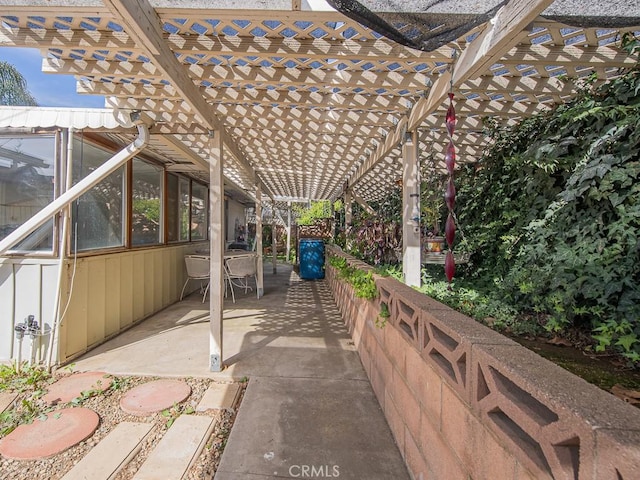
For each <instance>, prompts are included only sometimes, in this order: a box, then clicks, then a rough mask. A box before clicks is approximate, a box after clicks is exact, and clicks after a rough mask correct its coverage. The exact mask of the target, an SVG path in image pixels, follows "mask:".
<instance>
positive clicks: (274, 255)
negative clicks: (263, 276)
mask: <svg viewBox="0 0 640 480" xmlns="http://www.w3.org/2000/svg"><path fill="white" fill-rule="evenodd" d="M271 205H272V209H271V210H272V212H271V213H272V215H271V263H272V265H273V274H274V275H275V274H276V273H278V272H277V268H276V265H277V257H278V239H277V238H276V237H277V233H278V225H277V224H276V202H275V201H274V200H272V201H271Z"/></svg>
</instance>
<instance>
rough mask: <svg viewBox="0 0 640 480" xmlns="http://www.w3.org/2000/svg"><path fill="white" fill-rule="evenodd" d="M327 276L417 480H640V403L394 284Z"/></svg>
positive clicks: (330, 271) (331, 273)
mask: <svg viewBox="0 0 640 480" xmlns="http://www.w3.org/2000/svg"><path fill="white" fill-rule="evenodd" d="M327 251H328V252H330V254H334V255H340V256H343V257H345V258H347V260H348V261H349V263H350V264H351V265H355V266H357V267H358V268H362V269H367V268H370V267H368V266H367V265H366V264H364V263H362V262H359V261H357V260H355V259H353V258H352V257H349V256H348V255H345V254H344V253H342V252H341V251H339V250H337V249H335V248H333V247H330V248H329V249H328V250H327ZM326 278H327V282H328V284H329V285H330V288H331V290H332V292H333V295H334V298H335V300H336V303H337V305H338V307H339V309H340V311H341V313H342V317H343V319H344V321H345V323H346V324H347V326H348V328H349V331H350V333H351V336H352V338H353V341H354V343H355V345H356V347H357V349H358V353H359V355H360V359H361V361H362V364H363V366H364V369H365V371H366V372H367V375H368V377H369V380H370V381H371V384H372V386H373V390H374V392H375V394H376V396H377V398H378V401H379V403H380V406H381V407H382V409H383V411H384V414H385V417H386V419H387V422H388V424H389V426H390V428H391V431H392V433H393V435H394V438H395V440H396V443H397V445H398V448H399V449H400V452H401V453H402V456H403V458H404V460H405V462H406V464H407V467H408V468H409V470H410V472H411V474H412V476H413V477H412V478H416V479H419V478H424V479H426V478H442V479H445V478H446V479H461V480H463V479H464V480H468V479H469V478H473V479H474V480H483V479H485V480H493V479H496V478H505V479H507V478H508V479H516V480H520V479H527V480H531V479H534V478H535V479H551V478H553V479H567V480H568V479H572V480H573V479H579V480H583V479H584V480H586V479H589V480H593V479H618V480H621V479H622V480H630V479H632V478H637V472H638V470H639V469H640V411H639V410H638V409H637V408H635V407H633V406H631V405H629V404H626V403H625V402H623V401H622V400H619V399H618V398H616V397H614V396H613V395H611V394H609V393H607V392H605V391H603V390H600V389H599V388H597V387H595V386H593V385H591V384H588V383H587V382H585V381H584V380H582V379H580V378H578V377H576V376H575V375H573V374H571V373H569V372H568V371H566V370H564V369H562V368H560V367H558V366H557V365H555V364H553V363H551V362H549V361H547V360H545V359H543V358H542V357H540V356H538V355H537V354H535V353H534V352H532V351H530V350H527V349H526V348H524V347H522V346H520V345H518V344H517V343H515V342H513V341H511V340H510V339H507V338H506V337H504V336H502V335H500V334H499V333H497V332H494V331H492V330H490V329H488V328H486V327H485V326H483V325H480V324H479V323H477V322H476V321H474V320H473V319H471V318H469V317H466V316H464V315H462V314H460V313H458V312H456V311H455V310H452V309H451V308H449V307H447V306H445V305H443V304H441V303H439V302H437V301H435V300H433V299H431V298H429V297H427V296H426V295H423V294H421V293H419V292H417V291H416V290H414V289H412V288H410V287H408V286H406V285H404V284H402V283H400V282H398V281H396V280H394V279H389V278H377V279H376V284H377V287H378V291H379V294H380V297H379V299H377V300H375V301H366V300H363V299H359V298H356V297H355V294H354V290H353V288H352V287H351V286H350V285H349V284H347V283H346V282H344V281H343V280H341V279H339V278H338V275H337V274H336V271H335V269H334V268H333V267H331V265H330V264H328V265H327V269H326ZM382 303H384V304H386V305H387V307H388V310H389V313H390V316H389V317H388V319H387V323H386V325H385V326H384V327H379V326H376V323H380V319H379V315H380V311H381V304H382Z"/></svg>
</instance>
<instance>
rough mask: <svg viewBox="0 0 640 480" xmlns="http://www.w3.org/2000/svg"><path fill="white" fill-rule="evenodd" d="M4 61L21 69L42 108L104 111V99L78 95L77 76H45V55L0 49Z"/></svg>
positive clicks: (21, 50) (46, 74)
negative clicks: (79, 108) (80, 108)
mask: <svg viewBox="0 0 640 480" xmlns="http://www.w3.org/2000/svg"><path fill="white" fill-rule="evenodd" d="M0 60H2V61H5V62H8V63H10V64H12V65H13V66H15V67H16V68H17V70H18V71H19V72H20V73H21V74H22V76H23V77H24V78H25V79H26V80H27V88H28V89H29V91H30V92H31V94H32V95H33V96H34V97H35V99H36V101H37V102H38V105H39V106H41V107H92V108H104V97H102V96H99V95H78V94H77V93H76V79H75V78H74V76H73V75H55V74H51V73H42V55H41V54H40V51H39V50H38V49H35V48H8V47H0Z"/></svg>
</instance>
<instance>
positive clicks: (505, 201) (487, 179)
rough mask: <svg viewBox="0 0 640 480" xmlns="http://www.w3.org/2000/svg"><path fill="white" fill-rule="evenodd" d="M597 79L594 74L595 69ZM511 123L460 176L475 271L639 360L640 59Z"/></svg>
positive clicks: (562, 325) (558, 326) (533, 307)
mask: <svg viewBox="0 0 640 480" xmlns="http://www.w3.org/2000/svg"><path fill="white" fill-rule="evenodd" d="M591 80H593V79H591ZM587 87H588V88H585V89H584V90H583V91H582V92H581V93H580V95H579V96H578V97H577V99H576V100H574V101H573V102H571V103H569V104H566V105H562V106H559V107H557V108H556V109H554V110H552V111H550V112H547V113H544V114H540V115H537V116H535V117H533V118H530V119H527V120H525V121H523V122H521V123H520V124H519V125H517V126H515V127H513V128H511V129H508V130H505V131H497V130H495V131H494V132H493V134H494V136H495V144H494V145H493V147H492V148H490V149H489V150H488V152H487V153H486V155H485V156H484V157H483V158H482V161H481V163H480V168H471V167H467V168H466V169H464V172H463V174H462V175H460V176H459V178H458V179H457V184H458V204H457V205H458V206H457V209H458V217H459V219H460V222H461V223H462V224H463V225H465V231H466V233H467V237H468V239H469V242H470V243H472V246H471V250H472V251H475V252H479V253H476V254H475V257H474V258H473V262H474V264H475V265H476V270H475V272H474V276H475V278H476V280H477V281H478V282H484V284H486V285H491V288H492V289H493V290H494V291H497V292H498V296H500V297H502V299H503V302H508V303H509V304H510V306H512V307H514V308H517V309H518V311H520V312H524V313H527V312H532V313H534V314H537V315H542V316H544V318H545V319H546V320H545V327H546V328H547V330H549V331H554V332H562V331H566V330H567V329H569V328H579V329H586V330H588V331H591V332H592V334H593V338H594V340H595V342H596V345H595V348H596V350H599V351H602V350H605V349H609V348H615V349H617V350H618V351H619V352H621V353H622V354H623V355H624V356H626V357H627V358H628V359H630V360H631V361H633V362H638V361H639V360H640V323H639V321H638V319H640V302H639V300H640V287H639V285H640V241H639V239H638V230H639V227H640V182H639V180H640V153H639V152H640V108H639V107H640V70H638V68H634V69H633V70H631V71H629V72H628V73H626V74H625V75H623V76H621V77H618V78H617V79H615V80H613V81H611V82H609V83H606V84H604V85H603V86H601V87H599V88H597V89H594V88H590V87H589V86H587Z"/></svg>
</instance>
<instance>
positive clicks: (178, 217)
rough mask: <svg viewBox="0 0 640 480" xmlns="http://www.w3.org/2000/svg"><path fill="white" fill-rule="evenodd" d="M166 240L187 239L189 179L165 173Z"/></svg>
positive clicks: (180, 240)
mask: <svg viewBox="0 0 640 480" xmlns="http://www.w3.org/2000/svg"><path fill="white" fill-rule="evenodd" d="M167 229H168V232H167V240H168V241H169V242H186V241H189V179H187V178H185V177H180V176H178V175H174V174H171V173H170V174H168V175H167Z"/></svg>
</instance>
